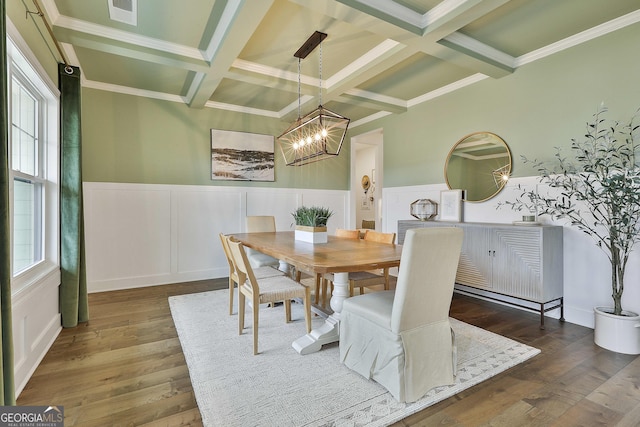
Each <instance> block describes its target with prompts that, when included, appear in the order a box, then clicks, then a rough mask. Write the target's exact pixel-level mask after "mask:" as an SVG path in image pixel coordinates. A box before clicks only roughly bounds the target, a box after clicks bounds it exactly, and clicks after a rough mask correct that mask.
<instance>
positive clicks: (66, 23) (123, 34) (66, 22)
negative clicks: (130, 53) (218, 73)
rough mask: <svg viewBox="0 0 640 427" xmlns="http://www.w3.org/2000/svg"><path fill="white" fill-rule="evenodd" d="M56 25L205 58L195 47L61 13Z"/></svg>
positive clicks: (164, 50) (159, 49)
mask: <svg viewBox="0 0 640 427" xmlns="http://www.w3.org/2000/svg"><path fill="white" fill-rule="evenodd" d="M54 25H55V26H58V27H62V28H67V29H69V30H73V31H79V32H81V33H86V34H91V35H92V36H98V37H103V38H106V39H109V40H114V41H118V42H122V43H127V44H132V45H136V46H141V47H146V48H149V49H154V50H158V51H161V52H166V53H172V54H175V55H180V56H184V57H186V58H193V59H198V60H205V57H204V55H203V53H202V51H201V50H200V49H197V48H194V47H189V46H184V45H181V44H177V43H171V42H167V41H164V40H159V39H155V38H152V37H146V36H141V35H138V34H133V33H130V32H128V31H122V30H115V29H113V28H109V27H105V26H103V25H98V24H93V23H91V22H86V21H82V20H80V19H74V18H70V17H68V16H63V15H61V16H60V17H59V18H58V19H56V21H55V23H54Z"/></svg>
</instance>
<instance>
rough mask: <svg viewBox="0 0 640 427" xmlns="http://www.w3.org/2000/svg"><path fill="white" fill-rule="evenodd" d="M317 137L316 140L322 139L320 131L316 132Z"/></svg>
mask: <svg viewBox="0 0 640 427" xmlns="http://www.w3.org/2000/svg"><path fill="white" fill-rule="evenodd" d="M315 138H316V141H320V138H321V136H320V134H319V133H316V136H315Z"/></svg>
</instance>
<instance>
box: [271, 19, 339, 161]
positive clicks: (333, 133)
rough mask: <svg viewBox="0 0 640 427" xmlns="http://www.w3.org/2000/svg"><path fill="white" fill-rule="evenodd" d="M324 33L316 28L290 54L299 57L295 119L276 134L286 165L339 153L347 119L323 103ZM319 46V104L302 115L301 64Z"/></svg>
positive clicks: (316, 159)
mask: <svg viewBox="0 0 640 427" xmlns="http://www.w3.org/2000/svg"><path fill="white" fill-rule="evenodd" d="M326 37H327V35H326V34H325V33H321V32H319V31H316V32H315V33H313V34H312V35H311V37H309V38H308V39H307V41H306V42H305V43H304V44H303V45H302V46H301V47H300V49H298V51H297V52H296V53H295V54H294V55H293V56H294V57H296V58H298V119H297V120H296V121H295V122H294V123H292V124H291V126H289V127H288V128H287V130H285V131H284V133H283V134H282V135H280V136H279V137H278V143H279V145H280V150H281V151H282V156H283V157H284V160H285V162H286V164H287V166H302V165H306V164H309V163H313V162H317V161H320V160H324V159H328V158H331V157H335V156H337V155H338V154H340V149H341V148H342V143H343V141H344V137H345V135H346V133H347V128H348V126H349V122H350V120H349V119H348V118H346V117H344V116H341V115H340V114H338V113H334V112H333V111H331V110H328V109H326V108H324V107H323V106H322V40H324V39H325V38H326ZM318 45H320V61H319V64H320V65H319V68H320V72H319V79H320V80H319V89H320V95H319V100H320V102H319V105H318V108H316V109H315V110H313V111H312V112H310V113H308V114H306V115H305V116H302V115H301V97H302V96H301V91H300V64H301V61H302V59H304V58H306V57H307V55H309V53H311V52H312V51H313V50H314V49H315V48H316V47H317V46H318Z"/></svg>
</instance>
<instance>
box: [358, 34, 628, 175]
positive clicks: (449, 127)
mask: <svg viewBox="0 0 640 427" xmlns="http://www.w3.org/2000/svg"><path fill="white" fill-rule="evenodd" d="M639 48H640V24H634V25H632V26H629V27H626V28H623V29H621V30H618V31H616V32H614V33H611V34H608V35H605V36H602V37H600V38H598V39H595V40H592V41H589V42H586V43H583V44H581V45H578V46H575V47H573V48H570V49H567V50H565V51H563V52H560V53H557V54H554V55H551V56H549V57H546V58H544V59H540V60H538V61H535V62H532V63H530V64H528V65H524V66H522V67H521V68H519V69H518V70H516V71H515V72H514V73H513V74H512V75H509V76H507V77H503V78H501V79H496V80H494V79H485V80H483V81H481V82H478V83H475V84H473V85H471V86H468V87H466V88H464V89H459V90H457V91H455V92H453V93H450V94H448V95H445V96H441V97H439V98H436V99H434V100H432V101H429V102H426V103H424V104H421V105H418V106H415V107H413V108H412V109H411V110H410V111H408V112H406V113H404V114H401V115H396V116H387V117H385V118H383V119H380V120H378V121H376V122H372V123H369V124H367V125H366V126H361V127H358V128H356V129H354V130H352V132H353V134H354V135H357V134H360V133H364V132H367V131H370V130H373V129H378V128H383V129H384V186H385V187H397V186H407V185H419V184H434V183H443V182H444V162H445V159H446V158H447V154H448V153H449V150H450V149H451V147H452V146H453V145H454V144H455V143H456V142H457V141H458V140H459V139H460V138H462V137H463V136H465V135H467V134H469V133H472V132H478V131H489V132H493V133H496V134H497V135H499V136H500V137H502V139H504V140H505V141H506V143H507V145H509V148H510V149H511V151H512V156H513V161H514V164H513V173H512V175H513V176H516V177H521V176H531V175H535V173H534V172H533V171H532V170H531V169H529V167H528V165H523V163H522V161H521V156H522V155H524V156H527V157H530V158H538V159H549V160H550V159H551V158H552V156H553V154H554V153H555V148H554V147H558V146H560V147H568V146H569V144H570V143H571V138H577V139H580V138H581V137H582V135H584V130H585V124H586V122H587V121H589V120H590V119H591V118H592V115H593V113H594V112H595V111H596V109H597V107H598V106H599V105H600V103H601V102H604V103H605V104H606V105H607V107H609V114H608V116H609V117H611V118H613V119H619V120H621V121H627V120H628V119H629V118H630V117H631V116H632V115H633V113H634V112H635V111H636V109H637V108H638V107H640V55H638V49H639ZM418 95H420V94H416V96H418Z"/></svg>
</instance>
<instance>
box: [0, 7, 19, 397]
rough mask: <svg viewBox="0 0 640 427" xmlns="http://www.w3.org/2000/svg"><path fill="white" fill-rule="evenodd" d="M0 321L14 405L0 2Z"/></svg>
mask: <svg viewBox="0 0 640 427" xmlns="http://www.w3.org/2000/svg"><path fill="white" fill-rule="evenodd" d="M0 9H1V10H0V39H1V40H0V56H2V63H0V98H1V99H2V114H0V117H1V118H0V132H1V136H0V139H2V141H0V262H1V263H2V264H0V322H1V323H2V328H1V329H2V334H1V335H2V336H1V337H0V338H1V339H2V345H1V346H0V351H1V352H2V363H1V364H0V380H2V387H0V405H15V404H16V395H15V384H14V378H13V332H12V326H11V276H12V273H11V240H10V232H11V225H10V222H9V219H10V218H9V146H8V144H9V123H8V114H7V109H8V108H9V99H8V97H7V19H6V0H0Z"/></svg>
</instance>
